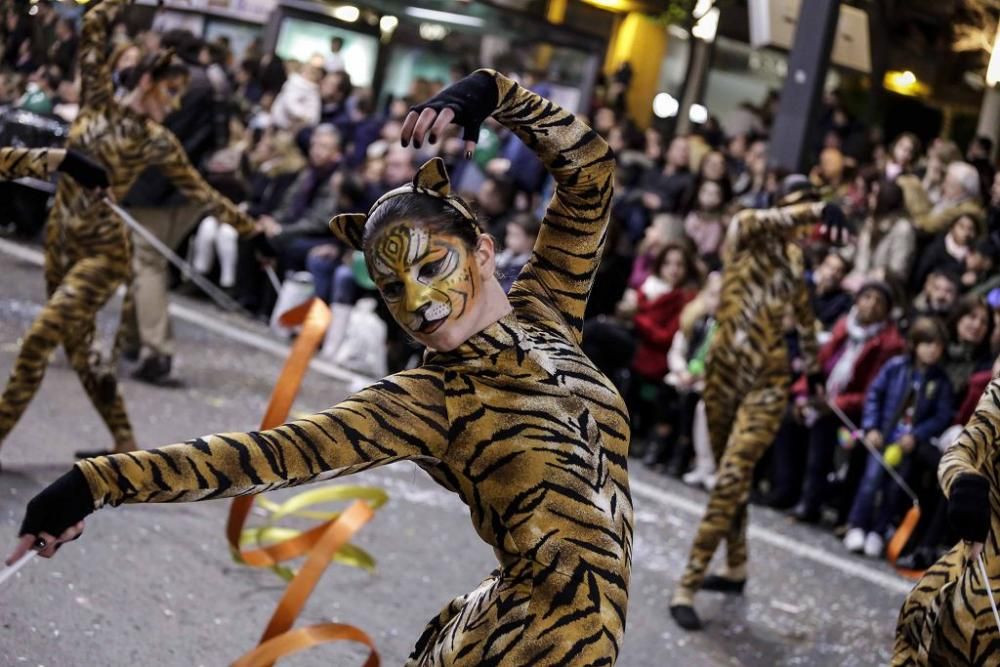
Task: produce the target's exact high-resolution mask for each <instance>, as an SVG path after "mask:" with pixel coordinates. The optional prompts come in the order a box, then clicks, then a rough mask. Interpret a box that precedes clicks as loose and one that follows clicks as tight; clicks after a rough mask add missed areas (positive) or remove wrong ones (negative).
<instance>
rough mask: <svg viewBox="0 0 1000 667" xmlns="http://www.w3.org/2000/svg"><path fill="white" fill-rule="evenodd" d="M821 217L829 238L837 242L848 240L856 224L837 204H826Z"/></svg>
mask: <svg viewBox="0 0 1000 667" xmlns="http://www.w3.org/2000/svg"><path fill="white" fill-rule="evenodd" d="M820 217H821V218H822V220H823V225H824V226H825V227H826V236H827V238H828V239H830V240H831V241H833V242H835V243H843V242H845V241H847V237H848V235H849V234H851V233H853V232H854V224H853V223H852V222H851V221H850V220H849V219H848V217H847V216H846V215H844V211H843V210H841V208H840V207H839V206H837V205H836V204H827V205H826V206H824V207H823V211H822V213H821V214H820Z"/></svg>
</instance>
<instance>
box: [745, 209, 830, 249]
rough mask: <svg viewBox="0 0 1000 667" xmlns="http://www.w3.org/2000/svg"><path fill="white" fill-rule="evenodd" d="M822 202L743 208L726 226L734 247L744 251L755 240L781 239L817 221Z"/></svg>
mask: <svg viewBox="0 0 1000 667" xmlns="http://www.w3.org/2000/svg"><path fill="white" fill-rule="evenodd" d="M824 206H826V203H825V202H817V203H812V202H810V203H804V204H793V205H791V206H783V207H781V208H764V209H752V208H748V209H744V210H742V211H740V212H739V213H737V214H736V215H734V216H733V219H732V222H731V223H730V225H729V231H728V235H729V243H730V244H731V246H732V248H733V250H745V249H746V248H747V247H748V246H752V245H754V244H756V243H770V242H784V241H785V240H786V239H787V237H788V235H789V234H791V233H792V232H794V231H795V230H796V228H797V227H802V226H806V225H814V224H817V223H818V222H819V221H820V216H821V215H822V213H823V207H824Z"/></svg>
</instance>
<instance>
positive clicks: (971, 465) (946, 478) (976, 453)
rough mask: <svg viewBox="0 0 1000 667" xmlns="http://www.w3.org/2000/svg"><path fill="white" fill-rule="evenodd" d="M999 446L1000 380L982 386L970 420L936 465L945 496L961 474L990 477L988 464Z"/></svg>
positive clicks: (949, 493)
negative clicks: (982, 389) (982, 390)
mask: <svg viewBox="0 0 1000 667" xmlns="http://www.w3.org/2000/svg"><path fill="white" fill-rule="evenodd" d="M998 446H1000V380H993V381H992V382H991V383H990V384H989V385H987V387H986V391H984V392H983V395H982V397H981V398H980V399H979V403H978V404H977V405H976V411H975V412H974V413H973V414H972V419H970V420H969V423H968V424H966V425H965V429H964V430H963V431H962V434H961V435H960V436H959V437H958V440H957V441H956V442H955V444H954V445H952V446H951V448H950V449H949V450H948V451H947V452H945V454H944V456H942V457H941V463H940V464H938V480H939V481H940V482H941V490H942V491H944V495H945V496H950V495H951V489H952V485H953V484H954V483H955V480H956V479H958V477H959V476H961V475H966V474H971V475H985V474H987V473H988V474H990V475H992V474H993V471H992V470H989V468H991V467H992V464H991V461H992V460H993V458H994V453H995V451H996V448H997V447H998Z"/></svg>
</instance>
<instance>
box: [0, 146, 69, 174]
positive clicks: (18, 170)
mask: <svg viewBox="0 0 1000 667" xmlns="http://www.w3.org/2000/svg"><path fill="white" fill-rule="evenodd" d="M65 154H66V151H65V150H62V149H60V148H0V179H3V180H13V179H15V178H40V179H46V178H48V177H49V176H50V175H51V174H52V173H53V172H54V171H55V170H56V169H57V168H58V167H59V163H60V162H62V160H63V157H64V156H65Z"/></svg>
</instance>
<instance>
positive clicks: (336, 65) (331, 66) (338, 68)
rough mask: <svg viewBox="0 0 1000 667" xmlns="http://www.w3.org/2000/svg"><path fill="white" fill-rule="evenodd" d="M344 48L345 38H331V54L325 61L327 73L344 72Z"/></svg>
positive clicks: (327, 55) (324, 65)
mask: <svg viewBox="0 0 1000 667" xmlns="http://www.w3.org/2000/svg"><path fill="white" fill-rule="evenodd" d="M343 48H344V38H343V37H331V38H330V53H328V54H326V58H324V59H323V67H324V69H326V71H327V73H328V74H329V73H332V72H343V71H344V56H343V54H341V50H342V49H343Z"/></svg>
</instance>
